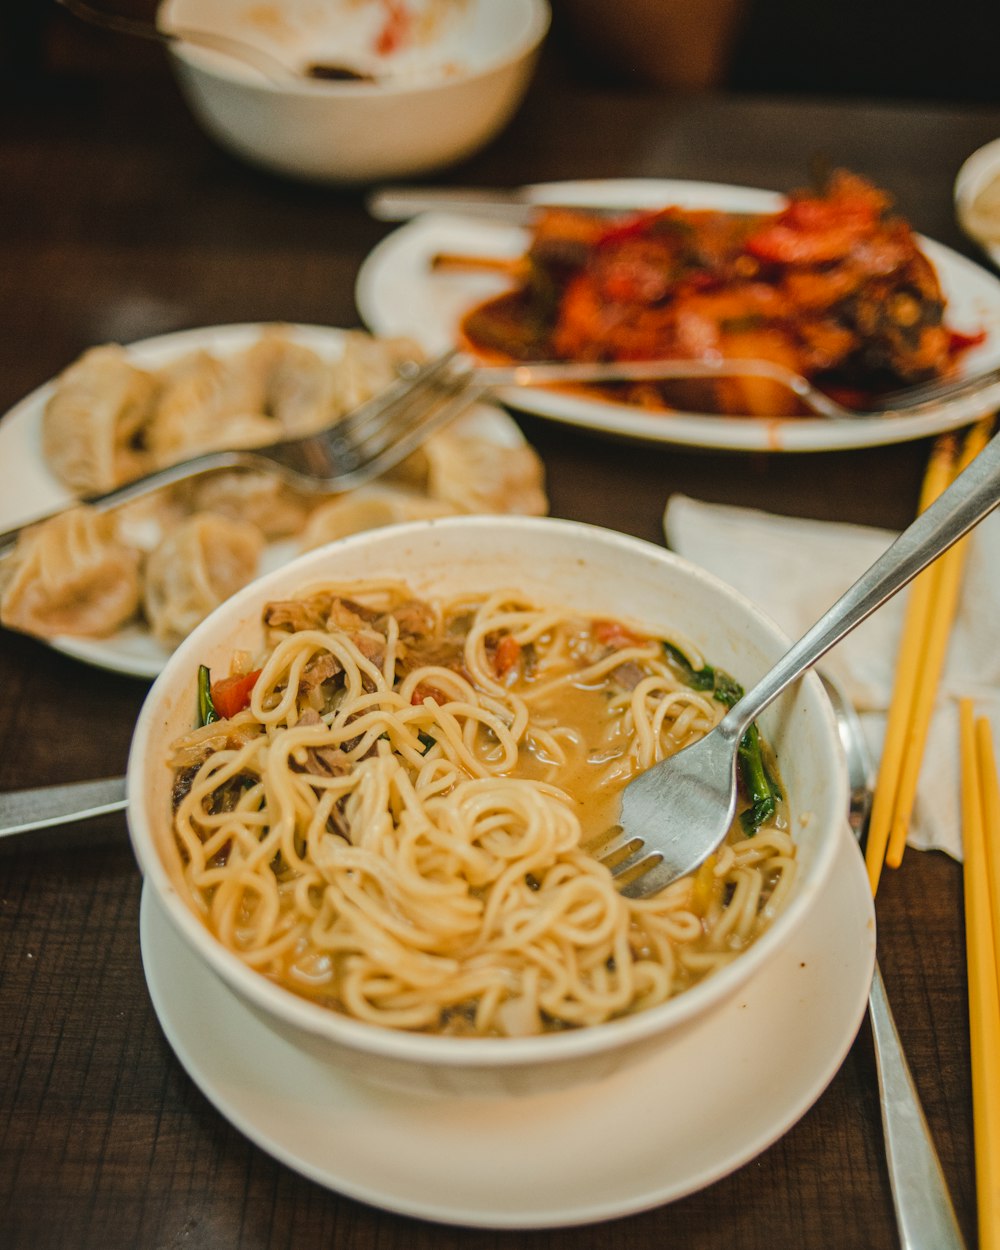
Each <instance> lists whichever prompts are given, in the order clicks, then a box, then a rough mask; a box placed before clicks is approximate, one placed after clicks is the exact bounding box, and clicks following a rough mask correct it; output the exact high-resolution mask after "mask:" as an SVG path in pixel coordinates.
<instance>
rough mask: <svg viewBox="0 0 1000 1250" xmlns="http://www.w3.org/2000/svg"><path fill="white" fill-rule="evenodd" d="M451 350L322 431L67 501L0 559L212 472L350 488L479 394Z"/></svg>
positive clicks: (210, 457) (318, 489) (12, 537)
mask: <svg viewBox="0 0 1000 1250" xmlns="http://www.w3.org/2000/svg"><path fill="white" fill-rule="evenodd" d="M452 356H453V353H448V354H446V355H444V356H439V357H436V358H435V359H434V360H432V361H430V362H429V363H427V364H424V365H420V366H416V365H414V366H412V367H410V368H408V369H405V370H403V373H402V376H401V377H400V378H399V380H398V381H396V382H394V383H393V384H392V385H391V386H389V387H388V388H387V389H386V390H384V391H382V392H381V393H380V394H379V395H376V396H375V397H374V399H371V400H369V401H368V403H365V404H362V405H361V406H360V407H359V408H356V409H354V411H353V412H349V413H348V414H347V415H346V416H345V417H343V418H342V419H341V420H340V421H338V422H337V423H336V424H335V425H333V426H330V427H329V428H328V429H325V430H321V431H320V432H319V433H317V434H310V435H307V436H306V437H304V438H295V439H287V440H285V441H283V442H279V443H272V444H270V445H269V446H267V447H255V448H252V449H243V450H235V451H209V452H205V453H203V454H202V455H199V456H195V457H193V458H192V459H189V460H182V461H179V462H178V463H177V464H172V465H168V466H167V467H166V468H163V469H158V470H157V471H156V472H155V473H150V474H147V475H146V476H145V477H140V478H136V479H135V480H134V481H132V482H127V483H126V484H125V485H124V486H119V487H116V488H115V489H114V490H111V491H108V492H107V493H106V494H103V495H91V496H84V497H82V498H79V499H75V500H73V501H72V503H69V504H66V505H64V506H63V507H61V508H57V509H54V510H53V511H51V512H48V513H45V514H43V515H41V516H36V517H33V518H32V519H31V520H30V521H27V522H24V523H23V524H21V525H18V526H15V527H14V528H13V529H9V530H5V531H3V532H2V533H0V557H2V556H4V555H5V554H6V553H7V552H9V551H12V550H13V548H14V547H15V545H16V544H17V539H18V536H19V535H20V534H21V533H22V532H23V531H24V530H25V529H27V528H28V527H29V526H30V525H37V524H38V523H39V522H40V521H44V520H49V519H50V518H51V517H53V516H57V515H58V514H59V513H61V512H65V511H67V510H68V509H69V508H72V507H76V506H77V505H78V504H81V503H85V504H88V505H89V506H90V507H93V508H96V509H98V510H99V511H102V512H104V511H107V510H108V509H110V508H115V507H119V506H120V505H121V504H125V503H130V502H132V501H133V500H135V499H140V498H142V497H143V496H145V495H148V494H151V493H152V492H153V491H156V490H160V489H161V488H162V487H164V486H172V485H175V484H176V483H178V482H182V481H187V480H188V479H190V478H195V477H200V476H202V475H203V474H205V473H213V472H215V471H216V470H218V469H255V470H258V471H265V472H270V473H273V474H275V475H276V476H278V477H280V478H281V479H282V480H283V481H285V482H287V483H288V484H289V485H292V486H294V487H296V488H297V489H298V490H301V491H305V492H314V493H319V494H330V493H332V492H335V491H346V490H352V489H354V488H355V487H356V486H360V485H362V483H364V482H367V481H370V480H371V479H372V478H375V477H378V476H379V475H380V474H382V473H385V472H387V471H388V470H389V469H391V468H392V467H393V466H394V465H397V464H399V463H400V461H402V460H404V459H405V458H406V457H407V456H408V455H410V453H411V452H413V451H415V450H416V449H417V447H419V446H420V445H421V444H423V443H424V442H425V441H426V440H427V439H428V438H429V437H430V436H431V434H433V433H434V431H435V430H438V429H440V428H441V427H442V426H444V425H447V424H448V423H449V422H450V421H452V420H454V419H455V418H456V417H457V416H459V414H460V413H462V412H464V411H465V409H466V408H468V407H469V406H470V405H471V404H472V403H474V402H475V400H476V398H477V397H478V394H479V392H477V391H476V390H474V389H473V388H471V387H469V386H468V385H467V382H466V379H465V377H464V376H453V375H452V374H451V373H450V372H449V365H450V363H451V360H452Z"/></svg>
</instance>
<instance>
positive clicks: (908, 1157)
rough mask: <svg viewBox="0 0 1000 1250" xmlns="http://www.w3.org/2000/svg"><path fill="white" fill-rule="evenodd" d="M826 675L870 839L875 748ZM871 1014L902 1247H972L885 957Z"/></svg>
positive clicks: (859, 833)
mask: <svg viewBox="0 0 1000 1250" xmlns="http://www.w3.org/2000/svg"><path fill="white" fill-rule="evenodd" d="M819 676H820V679H821V680H822V682H823V685H824V687H825V688H826V692H827V694H828V696H829V698H830V702H831V703H832V704H833V712H834V716H835V717H836V720H837V731H838V733H839V735H840V741H841V743H842V745H843V747H844V753H845V755H846V756H847V775H848V779H849V781H850V790H851V806H850V812H849V814H848V821H849V823H850V826H851V829H852V831H853V832H854V836H855V837H856V838H857V839H858V843H859V845H863V843H864V839H865V834H866V833H867V830H868V817H869V815H870V814H871V806H872V798H873V785H874V775H875V773H874V767H873V764H872V758H871V754H870V752H869V750H868V743H867V741H866V739H865V735H864V729H863V728H862V725H861V721H860V719H859V717H858V714H857V712H856V711H855V710H854V707H853V705H852V704H851V703H850V701H849V700H848V699H847V697H846V696H845V694H844V693H843V691H842V690H841V689H840V687H839V686H838V685H837V684H836V683H835V682H834V681H833V680H832V679H831V678H830V677H829V676H828V675H827V674H825V673H820V674H819ZM868 1016H869V1020H870V1022H871V1030H872V1042H873V1044H874V1048H875V1066H876V1068H877V1070H878V1086H879V1102H880V1104H881V1108H882V1130H883V1134H884V1137H885V1157H886V1163H887V1165H888V1168H889V1183H890V1186H891V1188H892V1200H893V1205H894V1206H895V1209H896V1225H897V1228H898V1229H899V1240H900V1245H901V1247H902V1250H965V1242H964V1240H963V1239H962V1233H961V1230H960V1229H959V1226H958V1220H957V1218H956V1216H955V1208H954V1206H953V1205H952V1201H951V1195H950V1194H949V1192H948V1184H947V1182H946V1181H945V1178H944V1173H943V1171H942V1170H941V1162H940V1160H939V1159H938V1155H937V1151H936V1149H935V1147H934V1141H933V1139H932V1137H931V1133H930V1129H929V1127H928V1125H927V1120H926V1117H925V1116H924V1111H923V1108H922V1107H921V1105H920V1096H919V1095H918V1093H917V1089H916V1086H915V1085H914V1083H913V1077H912V1075H911V1073H910V1068H909V1065H908V1064H907V1062H906V1055H905V1054H904V1052H903V1046H902V1043H901V1041H900V1039H899V1033H898V1032H897V1030H896V1022H895V1020H894V1019H893V1015H892V1010H891V1008H890V1006H889V999H888V996H887V995H886V990H885V984H884V982H883V981H882V973H881V971H880V969H879V966H878V961H877V960H876V962H875V973H874V976H873V978H872V985H871V991H870V993H869V995H868Z"/></svg>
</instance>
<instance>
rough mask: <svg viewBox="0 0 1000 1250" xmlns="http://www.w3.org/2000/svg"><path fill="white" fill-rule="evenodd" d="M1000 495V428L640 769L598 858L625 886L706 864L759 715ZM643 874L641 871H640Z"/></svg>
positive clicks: (644, 890) (642, 890) (660, 883)
mask: <svg viewBox="0 0 1000 1250" xmlns="http://www.w3.org/2000/svg"><path fill="white" fill-rule="evenodd" d="M998 503H1000V435H995V436H994V437H993V438H992V439H991V440H990V442H988V443H987V444H986V446H985V447H984V448H983V450H982V452H981V453H980V454H979V455H978V456H977V457H976V458H975V460H973V461H972V463H971V464H970V465H969V467H968V468H967V469H966V470H965V471H964V472H963V473H961V474H959V476H958V477H957V478H956V479H955V481H954V482H953V483H952V484H951V486H949V487H948V489H947V490H945V491H944V492H943V493H942V494H941V495H939V496H938V498H937V499H936V500H935V501H934V503H932V504H931V505H930V507H929V508H927V509H926V510H925V511H924V512H922V513H920V515H919V516H918V517H917V519H916V520H915V521H914V522H913V523H912V524H911V525H910V526H909V527H908V528H907V529H905V530H904V531H903V533H902V534H900V536H899V537H898V538H897V539H896V541H895V542H894V543H893V544H892V545H891V546H890V547H889V548H888V550H886V551H885V552H884V553H883V554H882V555H881V556H880V557H879V558H878V559H877V560H876V561H875V563H874V564H873V565H872V566H871V568H869V569H868V571H867V572H865V573H863V574H862V575H861V577H860V578H858V580H857V581H856V582H855V583H854V585H853V586H852V587H851V588H850V589H849V590H848V591H847V592H846V593H845V594H844V595H842V596H841V598H840V599H838V600H837V602H836V603H834V604H833V606H832V607H831V608H829V609H828V611H827V612H826V613H825V614H824V615H823V616H822V617H821V618H820V619H819V620H818V621H817V622H816V624H815V625H814V626H813V627H812V628H811V629H809V630H808V631H807V632H806V633H805V634H804V635H803V636H802V638H800V639H799V641H798V642H796V643H794V644H793V645H792V646H791V648H790V649H789V650H788V651H786V652H785V654H784V656H783V657H782V658H781V659H780V660H779V661H778V662H777V664H775V665H774V667H773V668H772V669H771V670H770V671H769V672H768V673H766V674H765V675H764V677H762V678H761V680H760V681H759V682H758V683H757V684H756V685H755V686H754V687H753V688H752V689H751V690H749V691H748V692H747V693H746V694H745V695H744V696H743V698H741V699H740V700H739V702H738V703H736V704H734V706H733V707H732V708H731V709H730V710H729V711H728V712H727V713H726V715H725V716H724V717H723V718H722V720H721V721H720V722H719V723H718V724H717V725H716V726H715V728H714V729H713V730H712V731H711V732H710V733H708V734H706V735H705V737H704V738H702V739H700V741H698V742H695V743H693V744H692V745H691V746H689V747H686V748H685V749H684V750H682V751H679V752H677V754H676V755H671V756H668V757H667V758H666V759H664V760H661V761H660V762H659V763H658V764H655V765H654V766H653V767H652V768H650V769H647V771H646V772H644V773H640V774H639V775H638V776H636V777H634V778H633V779H632V780H631V781H630V782H629V783H628V785H627V786H626V787H625V789H624V791H623V792H622V805H621V814H620V817H619V820H620V833H619V834H618V836H617V837H613V838H611V839H609V841H608V843H607V844H606V845H605V846H604V848H602V850H601V852H600V858H601V859H602V860H603V861H605V862H607V863H608V866H609V867H610V868H611V871H612V872H613V874H614V875H615V876H618V877H620V876H622V874H627V883H626V884H623V886H622V890H623V893H625V894H627V895H630V896H632V897H637V898H638V897H643V896H645V895H647V894H653V893H655V892H656V891H657V890H661V889H662V888H663V887H664V886H666V885H669V884H670V882H671V881H674V880H675V879H676V878H677V877H682V876H684V875H685V874H686V873H689V872H691V871H693V870H694V869H695V868H697V867H698V865H699V864H701V863H702V862H703V861H704V860H705V859H706V858H707V857H708V856H709V855H710V854H711V853H712V852H713V851H714V850H715V849H716V847H718V846H719V844H720V843H721V842H722V840H723V838H724V837H725V836H726V833H727V832H728V830H729V827H730V825H731V823H732V820H733V815H734V813H735V809H736V788H737V779H736V763H737V760H736V753H737V749H738V747H739V744H740V740H741V739H742V737H743V735H744V734H745V733H746V731H747V730H748V729H749V727H750V725H751V724H752V722H753V721H754V720H756V718H757V717H758V716H759V715H760V714H761V712H763V711H764V709H765V708H766V707H768V706H769V705H770V704H771V703H772V702H773V700H774V699H776V698H777V697H778V695H779V694H781V692H782V691H783V690H785V689H786V688H787V687H788V686H789V685H791V683H792V682H793V681H795V680H796V678H798V677H800V676H801V675H802V674H803V673H804V672H805V671H806V670H807V669H809V668H811V667H812V665H814V664H815V663H816V662H817V661H818V660H819V659H820V658H821V657H822V656H824V655H825V654H826V653H827V651H829V650H830V648H831V647H832V646H833V645H834V644H835V643H837V642H839V641H840V640H841V638H843V637H844V635H845V634H848V633H849V632H850V631H851V630H852V629H854V628H855V627H856V626H857V625H860V624H861V622H862V621H863V620H865V619H866V618H867V617H868V616H870V615H871V614H872V613H873V612H874V611H875V610H876V609H877V608H879V607H881V605H882V604H883V603H885V601H886V600H887V599H889V598H891V597H892V596H893V595H894V594H896V593H897V592H898V591H899V590H901V589H902V588H903V587H904V586H905V585H906V584H907V583H908V582H909V581H910V580H911V579H912V578H914V577H915V576H916V575H917V574H918V573H919V572H920V571H921V569H923V568H925V567H926V566H927V565H928V564H930V563H931V561H932V560H934V559H936V557H937V556H939V555H940V554H941V553H942V552H943V551H946V550H947V549H948V548H949V547H950V546H951V545H952V544H953V543H955V542H957V541H958V539H960V538H961V537H962V536H963V535H964V534H966V533H968V531H969V530H971V529H972V528H973V526H975V525H977V524H978V523H979V522H980V521H981V520H982V519H983V517H985V516H986V515H987V514H988V513H989V512H991V511H992V510H993V509H994V508H995V507H996V506H997V504H998ZM635 874H640V875H635Z"/></svg>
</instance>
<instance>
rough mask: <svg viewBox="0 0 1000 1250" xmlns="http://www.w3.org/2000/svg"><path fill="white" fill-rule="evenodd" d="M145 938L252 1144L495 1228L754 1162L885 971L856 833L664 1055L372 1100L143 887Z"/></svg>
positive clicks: (195, 1054) (602, 1204)
mask: <svg viewBox="0 0 1000 1250" xmlns="http://www.w3.org/2000/svg"><path fill="white" fill-rule="evenodd" d="M140 930H141V943H142V957H143V964H144V968H145V973H146V980H147V984H148V986H149V992H150V995H151V998H152V1001H153V1007H154V1009H155V1011H156V1014H157V1016H158V1018H159V1021H160V1024H161V1026H162V1028H163V1031H164V1033H165V1035H166V1037H167V1040H168V1042H169V1043H170V1045H171V1046H172V1048H173V1050H174V1052H175V1054H176V1055H177V1057H178V1058H179V1059H180V1061H181V1063H182V1064H183V1066H184V1068H185V1069H186V1070H187V1072H188V1074H189V1075H190V1076H191V1078H192V1079H193V1080H194V1082H195V1084H196V1085H197V1086H198V1087H199V1088H200V1089H201V1091H202V1092H203V1093H204V1094H205V1096H206V1097H207V1098H208V1099H209V1101H210V1102H212V1103H213V1104H214V1105H215V1107H216V1108H217V1109H218V1110H219V1111H220V1112H221V1113H222V1114H223V1115H224V1116H225V1117H226V1118H227V1119H228V1120H229V1121H230V1122H231V1123H232V1124H233V1125H235V1126H236V1128H237V1129H239V1130H240V1131H241V1132H242V1133H243V1134H245V1136H246V1137H248V1138H249V1139H250V1140H251V1141H252V1142H254V1143H256V1144H257V1145H258V1146H259V1147H260V1148H261V1149H262V1150H264V1151H266V1152H267V1153H268V1154H270V1155H272V1156H273V1157H274V1158H275V1159H278V1160H279V1161H281V1162H282V1163H284V1164H286V1165H287V1166H288V1167H290V1168H292V1169H294V1170H295V1171H297V1172H299V1173H301V1174H302V1175H304V1176H306V1177H309V1178H310V1179H312V1180H313V1181H316V1182H317V1183H319V1184H320V1185H323V1186H326V1187H328V1188H330V1189H333V1190H336V1191H338V1192H340V1193H342V1194H346V1195H348V1196H349V1197H352V1198H355V1199H358V1200H360V1201H362V1202H366V1203H369V1204H371V1205H373V1206H377V1207H381V1208H384V1209H386V1210H390V1211H394V1212H397V1213H399V1214H404V1215H411V1216H416V1217H419V1218H422V1219H426V1220H432V1221H436V1222H439V1223H445V1224H457V1225H463V1226H476V1227H485V1228H541V1227H559V1226H570V1225H579V1224H588V1223H593V1222H596V1221H600V1220H607V1219H611V1218H614V1217H619V1216H624V1215H628V1214H632V1213H635V1212H637V1211H642V1210H647V1209H649V1208H651V1207H655V1206H659V1205H661V1204H662V1203H665V1202H670V1201H672V1200H674V1199H677V1198H680V1197H683V1196H684V1195H685V1194H689V1193H692V1192H694V1191H695V1190H698V1189H701V1188H702V1187H704V1186H706V1185H708V1184H710V1183H711V1182H713V1181H715V1180H718V1179H719V1178H721V1177H723V1176H725V1175H727V1174H729V1173H730V1172H732V1171H734V1170H735V1169H737V1168H739V1167H741V1166H742V1165H743V1164H745V1163H747V1162H748V1161H749V1160H750V1159H752V1158H754V1157H755V1156H756V1155H758V1154H760V1153H761V1151H763V1150H764V1149H766V1147H768V1146H769V1145H770V1144H771V1143H772V1142H774V1141H775V1140H776V1139H777V1138H778V1137H780V1136H781V1135H782V1134H783V1133H785V1132H786V1131H787V1130H788V1129H789V1128H790V1127H791V1126H792V1125H793V1124H794V1123H795V1122H796V1121H797V1120H798V1119H799V1118H800V1117H801V1116H802V1115H803V1114H804V1113H805V1112H806V1111H807V1110H808V1108H809V1107H811V1106H812V1104H813V1103H814V1102H815V1101H816V1099H818V1098H819V1096H820V1094H821V1093H822V1092H823V1090H824V1089H825V1088H826V1086H827V1085H828V1084H829V1082H830V1081H831V1079H832V1078H833V1076H834V1075H835V1073H836V1072H837V1070H838V1069H839V1067H840V1065H841V1063H842V1062H843V1060H844V1057H845V1056H846V1054H847V1052H848V1050H849V1049H850V1046H851V1044H852V1042H853V1040H854V1038H855V1036H856V1034H857V1031H858V1028H859V1026H860V1023H861V1019H862V1017H863V1015H864V1011H865V1006H866V1002H867V994H868V987H869V983H870V981H871V975H872V969H873V965H874V959H875V916H874V909H873V905H872V898H871V892H870V890H869V888H868V881H867V877H866V875H865V872H864V866H863V863H862V860H861V856H860V854H859V853H858V849H857V846H856V844H855V842H854V841H853V839H852V838H851V836H850V834H849V832H848V831H847V829H846V827H845V829H844V832H843V834H842V838H841V843H840V846H839V848H838V856H837V862H836V866H835V868H834V871H833V873H832V874H831V877H830V882H829V888H828V889H827V890H826V891H825V892H824V893H823V894H822V895H821V896H820V898H819V900H818V902H817V905H816V908H815V910H814V911H813V912H812V913H811V915H810V916H808V917H807V918H806V920H805V921H804V922H803V923H802V924H801V925H800V926H799V928H798V930H797V931H796V934H795V935H794V937H793V938H792V940H791V942H790V943H789V945H788V947H787V949H786V950H785V951H784V952H783V953H782V954H781V955H780V957H778V958H776V959H775V960H774V961H773V963H772V964H770V965H769V966H768V967H766V968H765V969H764V970H763V971H761V972H760V973H759V974H758V975H757V976H756V977H755V978H754V979H753V980H752V981H751V982H750V984H749V985H748V986H747V987H746V988H745V990H744V991H743V992H742V993H741V994H740V995H739V997H738V998H737V999H735V1000H734V1001H733V1002H731V1003H729V1004H728V1005H726V1006H725V1007H721V1008H719V1009H718V1010H717V1011H716V1012H714V1013H712V1014H711V1015H710V1016H709V1017H707V1018H706V1019H704V1020H703V1021H701V1022H700V1023H699V1024H698V1025H696V1026H695V1027H694V1028H693V1029H692V1030H690V1031H689V1032H686V1033H685V1034H684V1036H683V1037H680V1038H678V1039H676V1040H674V1041H672V1042H670V1041H668V1042H666V1043H665V1044H664V1047H663V1049H662V1051H660V1052H659V1053H658V1054H656V1055H655V1056H653V1057H651V1058H648V1059H646V1060H644V1061H643V1062H642V1063H640V1064H637V1065H635V1066H634V1067H631V1068H629V1069H627V1070H626V1071H623V1072H620V1073H618V1074H616V1075H615V1076H614V1077H612V1078H610V1079H608V1080H606V1081H603V1082H601V1083H600V1084H597V1085H590V1086H586V1087H583V1088H577V1089H570V1090H566V1091H562V1092H559V1093H553V1094H551V1095H547V1096H543V1097H527V1098H523V1099H521V1098H516V1097H513V1098H510V1099H504V1100H500V1099H498V1100H480V1099H475V1100H473V1099H467V1098H459V1097H454V1098H450V1097H435V1098H429V1097H428V1098H420V1097H409V1096H405V1095H400V1094H398V1093H394V1092H389V1091H384V1090H381V1089H376V1088H373V1087H369V1086H367V1085H364V1084H361V1083H359V1082H357V1081H356V1080H352V1079H350V1078H349V1077H347V1076H346V1075H345V1074H344V1073H342V1072H341V1071H339V1070H338V1069H336V1068H335V1067H331V1066H328V1065H324V1064H323V1063H322V1062H320V1061H318V1060H317V1059H314V1058H310V1057H308V1056H306V1055H304V1054H302V1053H301V1052H299V1051H298V1050H296V1049H295V1048H294V1047H293V1046H292V1045H291V1044H290V1043H289V1042H287V1041H286V1040H284V1039H283V1038H281V1037H279V1036H278V1034H276V1033H275V1032H273V1031H272V1030H271V1029H270V1028H269V1027H268V1026H267V1025H265V1024H263V1023H262V1022H261V1021H260V1020H259V1019H258V1017H257V1016H255V1015H254V1014H253V1013H252V1012H251V1011H250V1010H249V1009H248V1008H247V1007H246V1006H245V1005H244V1004H243V1003H242V1002H241V1000H239V999H238V998H236V997H235V996H234V995H233V994H232V993H231V991H229V990H228V989H227V988H226V987H225V986H224V985H223V984H222V983H221V982H220V981H218V980H217V978H216V977H215V976H214V975H213V974H212V973H211V972H210V971H209V970H208V969H206V968H205V967H204V965H202V964H201V963H199V961H198V960H197V958H196V957H195V956H194V954H193V953H192V952H191V950H190V948H189V947H188V946H187V944H186V943H185V942H184V941H183V939H182V938H181V937H180V936H179V935H178V934H177V932H176V931H175V930H174V929H173V928H172V927H171V925H170V924H169V922H168V921H167V920H166V918H165V916H164V914H163V912H162V910H161V908H160V907H159V905H158V903H157V901H156V898H155V896H154V895H153V894H152V892H151V891H150V890H149V889H148V888H147V889H146V890H144V892H143V897H142V913H141V924H140ZM473 1044H474V1043H473Z"/></svg>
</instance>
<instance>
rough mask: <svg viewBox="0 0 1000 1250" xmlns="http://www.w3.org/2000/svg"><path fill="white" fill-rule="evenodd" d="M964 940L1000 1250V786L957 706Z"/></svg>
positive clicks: (973, 722)
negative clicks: (960, 783)
mask: <svg viewBox="0 0 1000 1250" xmlns="http://www.w3.org/2000/svg"><path fill="white" fill-rule="evenodd" d="M959 732H960V744H961V759H962V774H961V777H962V844H963V850H964V868H963V874H964V887H965V941H966V957H967V961H968V976H969V1041H970V1049H971V1055H972V1116H973V1131H974V1133H975V1146H976V1206H977V1217H978V1224H979V1244H980V1246H981V1247H982V1250H997V1248H998V1247H1000V783H998V780H997V766H996V757H995V755H994V751H993V737H992V731H991V729H990V722H989V721H988V720H987V719H986V717H984V716H980V717H978V718H977V717H976V716H975V713H974V711H973V706H972V700H971V699H962V700H961V701H960V703H959Z"/></svg>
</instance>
